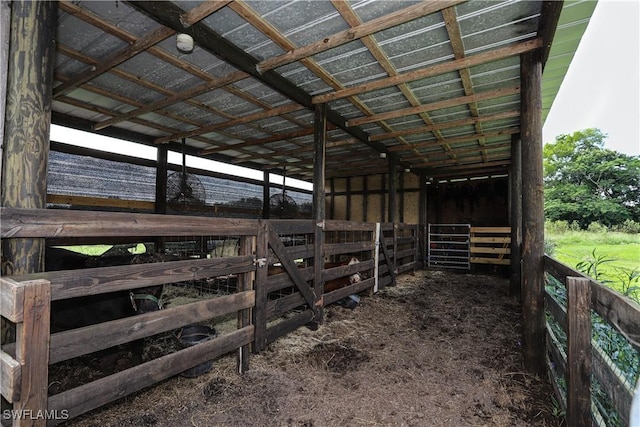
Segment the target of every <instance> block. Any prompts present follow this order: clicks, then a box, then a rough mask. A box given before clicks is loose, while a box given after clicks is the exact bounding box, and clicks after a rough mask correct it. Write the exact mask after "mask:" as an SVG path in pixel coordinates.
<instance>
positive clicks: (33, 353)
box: [13, 280, 51, 427]
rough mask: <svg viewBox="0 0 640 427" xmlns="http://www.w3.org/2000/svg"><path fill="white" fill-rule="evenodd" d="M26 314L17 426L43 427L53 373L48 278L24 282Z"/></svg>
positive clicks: (19, 332) (19, 331)
mask: <svg viewBox="0 0 640 427" xmlns="http://www.w3.org/2000/svg"><path fill="white" fill-rule="evenodd" d="M22 284H23V285H24V316H23V321H22V322H21V323H17V324H16V340H17V341H16V359H17V360H18V362H20V364H21V365H22V370H21V372H22V378H21V386H20V400H19V401H17V402H15V404H14V406H13V409H14V410H16V411H17V412H16V414H18V418H17V419H15V420H14V421H13V425H14V426H34V427H36V426H38V427H39V426H42V427H44V425H45V424H46V419H45V417H44V416H42V417H38V416H37V415H38V414H43V413H44V411H46V409H47V388H48V385H49V384H48V375H49V336H50V326H49V313H50V311H51V286H50V283H49V281H48V280H33V281H29V282H23V283H22Z"/></svg>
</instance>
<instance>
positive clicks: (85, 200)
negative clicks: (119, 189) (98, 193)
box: [47, 194, 155, 211]
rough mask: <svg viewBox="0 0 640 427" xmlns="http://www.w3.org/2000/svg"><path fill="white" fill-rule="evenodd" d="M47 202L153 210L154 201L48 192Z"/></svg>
mask: <svg viewBox="0 0 640 427" xmlns="http://www.w3.org/2000/svg"><path fill="white" fill-rule="evenodd" d="M47 203H53V204H60V205H72V206H97V207H101V208H122V209H135V210H147V211H153V210H154V208H155V203H154V202H146V201H142V200H125V199H110V198H106V197H87V196H70V195H64V194H47Z"/></svg>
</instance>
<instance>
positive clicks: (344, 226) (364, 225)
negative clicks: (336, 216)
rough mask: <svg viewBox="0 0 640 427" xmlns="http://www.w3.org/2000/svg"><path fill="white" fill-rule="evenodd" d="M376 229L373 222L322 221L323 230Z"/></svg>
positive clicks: (372, 230)
mask: <svg viewBox="0 0 640 427" xmlns="http://www.w3.org/2000/svg"><path fill="white" fill-rule="evenodd" d="M375 230H376V223H374V222H354V221H341V220H333V219H327V220H325V221H324V231H371V232H374V231H375Z"/></svg>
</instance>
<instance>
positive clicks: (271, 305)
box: [265, 292, 305, 322]
mask: <svg viewBox="0 0 640 427" xmlns="http://www.w3.org/2000/svg"><path fill="white" fill-rule="evenodd" d="M304 304H305V301H304V298H303V297H302V295H300V292H295V293H293V294H291V295H286V296H283V297H280V298H278V299H275V300H270V301H269V302H268V303H267V306H266V309H265V310H266V313H267V314H266V316H267V322H268V321H271V320H273V319H275V318H278V317H280V316H282V315H283V314H285V313H287V312H288V311H291V310H293V309H294V308H297V307H300V306H302V305H304Z"/></svg>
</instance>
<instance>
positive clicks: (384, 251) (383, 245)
mask: <svg viewBox="0 0 640 427" xmlns="http://www.w3.org/2000/svg"><path fill="white" fill-rule="evenodd" d="M386 240H387V239H386V238H385V237H384V236H383V235H382V234H381V235H380V247H381V248H382V254H383V256H384V261H385V263H386V264H387V267H388V268H389V276H391V283H392V284H395V283H396V272H395V268H394V265H393V259H392V258H391V256H390V254H389V250H388V249H387V243H386Z"/></svg>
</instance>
